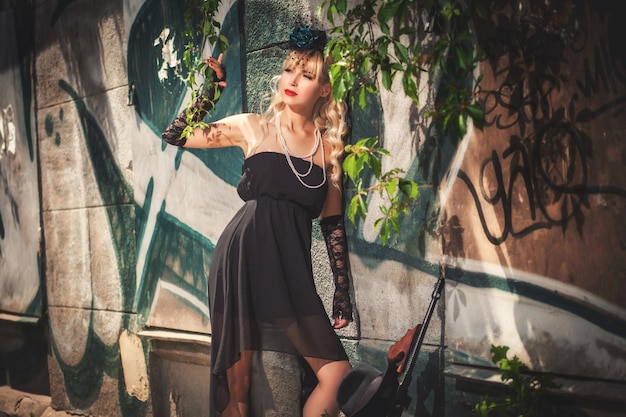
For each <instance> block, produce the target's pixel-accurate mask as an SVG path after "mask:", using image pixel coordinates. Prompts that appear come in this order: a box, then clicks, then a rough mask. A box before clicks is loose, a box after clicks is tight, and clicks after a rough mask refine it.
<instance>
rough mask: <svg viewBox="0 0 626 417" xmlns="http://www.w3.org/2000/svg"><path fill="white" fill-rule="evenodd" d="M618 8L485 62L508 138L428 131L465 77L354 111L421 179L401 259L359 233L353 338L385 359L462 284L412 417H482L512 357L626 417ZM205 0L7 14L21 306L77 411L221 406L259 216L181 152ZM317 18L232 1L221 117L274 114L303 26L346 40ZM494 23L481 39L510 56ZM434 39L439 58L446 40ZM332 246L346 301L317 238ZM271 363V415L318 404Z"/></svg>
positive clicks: (624, 128)
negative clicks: (43, 325)
mask: <svg viewBox="0 0 626 417" xmlns="http://www.w3.org/2000/svg"><path fill="white" fill-rule="evenodd" d="M605 3H606V2H604V3H602V2H601V3H598V4H595V6H593V7H591V5H588V6H589V7H590V8H589V9H585V10H584V11H583V12H584V13H583V15H584V16H585V18H584V20H583V21H582V23H583V24H582V25H581V27H580V31H579V36H577V37H576V39H575V42H573V43H572V44H571V45H569V46H568V47H567V48H552V49H547V48H546V46H549V45H550V44H549V43H547V42H543V43H539V47H538V48H537V49H535V50H532V49H528V50H524V51H523V53H521V52H520V51H516V50H515V49H514V48H502V49H497V48H494V50H493V51H490V52H492V54H491V55H490V58H491V59H490V60H488V61H485V62H484V63H482V64H481V66H480V72H481V73H482V74H483V75H484V81H483V84H482V88H483V93H482V95H481V99H482V100H483V103H484V106H485V110H486V113H487V123H486V126H485V128H484V129H483V130H482V131H481V130H478V129H473V130H470V133H469V134H468V135H467V136H466V137H465V138H462V140H459V139H458V138H454V137H452V136H449V135H443V134H440V133H437V132H436V130H435V129H434V127H433V126H432V125H431V120H430V119H429V118H428V117H427V116H426V115H427V113H426V112H427V110H429V109H430V108H431V107H432V103H433V100H434V97H436V94H437V92H438V91H439V89H440V88H441V85H443V83H445V78H437V77H435V78H428V77H427V76H426V74H424V76H423V78H422V79H421V80H420V92H421V104H420V106H414V105H412V104H411V103H410V102H409V100H408V99H405V98H403V95H402V93H401V91H400V90H398V89H397V87H396V89H395V90H394V91H392V92H384V93H382V94H381V96H380V97H379V98H376V99H372V101H371V105H370V107H369V108H368V109H367V110H366V111H360V110H358V109H355V111H354V113H353V115H352V123H353V133H352V138H351V140H357V139H358V138H360V137H365V136H371V135H377V134H379V132H382V138H383V141H384V144H385V146H386V147H387V148H388V149H389V150H390V151H391V152H392V153H393V154H394V159H393V160H391V161H387V164H388V166H400V167H402V168H404V169H405V170H406V171H407V176H409V177H410V178H412V179H414V180H416V181H418V182H419V184H420V197H419V200H418V202H417V203H416V204H415V205H414V207H412V211H411V215H410V216H408V217H406V218H404V219H403V221H402V231H403V233H402V235H401V236H400V237H396V238H394V239H392V241H391V243H390V245H389V246H387V247H383V246H382V245H381V244H380V241H379V240H378V239H376V234H375V231H374V228H373V223H374V221H375V219H376V213H375V210H372V212H371V213H370V216H369V217H368V218H367V219H366V220H365V221H362V222H359V223H358V224H357V225H355V226H352V225H351V226H350V230H349V233H350V248H351V263H352V272H353V287H354V295H355V298H354V301H355V307H356V309H357V321H356V323H354V324H352V325H351V326H350V327H349V328H348V329H346V330H344V331H342V332H341V336H342V337H344V340H345V344H346V347H347V348H348V350H349V352H350V355H351V358H352V359H353V361H355V362H356V361H366V362H369V363H371V364H374V365H377V366H379V367H384V356H385V353H386V349H387V348H388V347H389V345H390V344H391V343H393V341H395V340H397V339H399V338H400V337H401V336H402V335H403V334H404V333H405V331H406V330H407V329H408V328H409V327H412V326H414V325H415V324H417V323H419V322H420V321H421V320H422V318H423V316H424V313H425V310H426V308H427V306H428V303H429V302H430V297H431V292H432V290H433V288H434V285H435V282H436V280H437V278H438V276H439V274H440V273H445V275H446V278H447V279H446V287H445V293H444V295H445V297H443V298H442V300H440V301H439V303H438V305H437V310H436V312H435V315H434V317H433V319H432V322H431V323H430V326H429V330H428V334H427V337H426V344H425V346H424V348H423V350H422V352H421V354H420V356H419V359H418V364H417V367H416V375H415V379H416V381H415V383H414V385H413V387H412V389H411V393H412V395H413V396H414V401H412V404H411V409H410V412H409V413H407V414H411V415H413V414H415V415H427V414H428V415H442V414H445V415H450V416H452V415H454V416H461V415H467V414H468V411H467V402H468V401H470V400H468V399H467V398H466V397H465V395H466V393H465V392H464V390H466V387H468V386H471V383H474V382H479V381H482V380H483V379H485V378H487V377H488V375H487V374H486V373H484V372H482V371H483V370H484V368H483V367H484V366H489V365H490V355H489V348H490V345H491V344H492V343H493V344H505V345H508V346H510V347H511V350H512V352H513V353H515V354H517V355H519V356H520V357H521V358H522V359H523V360H525V361H526V362H527V363H528V364H529V365H530V366H531V368H532V369H534V370H537V371H545V370H551V371H554V372H556V373H557V374H558V376H559V382H560V383H562V384H563V385H564V389H563V391H564V392H565V391H567V392H569V393H570V394H575V395H576V397H573V398H582V399H584V400H585V402H584V405H585V407H586V408H585V407H582V406H580V407H578V409H577V411H576V412H577V413H579V414H576V415H599V414H598V412H597V410H594V409H595V408H598V406H599V404H600V403H602V404H604V405H605V408H606V404H608V407H609V408H611V407H613V408H612V409H613V410H623V403H622V404H618V403H617V402H616V401H618V400H619V399H620V398H622V399H623V398H624V390H623V386H624V383H625V381H626V363H625V362H626V360H625V359H624V358H626V354H625V353H626V334H625V333H624V329H626V323H625V320H626V309H625V305H624V302H623V294H624V293H625V292H626V291H625V290H626V288H624V286H625V285H626V284H624V280H623V278H624V271H626V260H625V259H626V257H625V256H624V251H625V250H626V246H625V244H624V241H625V240H626V230H625V229H624V227H625V225H626V223H625V222H624V221H623V217H624V214H625V204H626V191H625V190H626V180H625V177H624V168H623V166H624V163H625V162H626V145H625V144H624V135H625V132H626V122H625V121H624V117H623V112H624V103H625V100H626V67H625V65H624V64H625V62H624V55H623V48H621V49H620V47H619V42H620V41H621V39H623V36H621V35H624V33H623V29H620V27H619V25H618V23H619V22H617V19H615V17H614V16H615V14H614V13H613V12H614V11H613V10H611V9H610V8H608V9H607V7H609V6H608V5H606V4H605ZM181 4H182V3H181V2H177V1H175V0H171V1H159V0H107V1H103V2H93V1H89V0H69V1H58V0H37V1H34V2H33V3H32V7H26V8H23V9H22V8H20V9H19V10H18V11H16V10H17V9H16V8H15V6H13V5H12V4H10V3H9V2H0V5H1V6H2V8H0V11H1V13H2V14H1V18H2V22H3V24H2V25H1V29H0V31H2V32H0V33H2V37H1V38H0V39H2V53H1V54H0V83H1V85H2V91H3V92H5V91H6V93H5V94H3V95H2V97H0V108H1V109H3V112H2V113H1V119H0V120H2V124H1V125H0V127H1V129H0V133H1V139H2V144H3V146H2V149H1V150H0V151H1V152H0V175H1V176H2V179H3V184H5V186H4V187H3V188H1V189H0V193H3V194H0V195H1V196H2V199H1V200H0V266H1V269H0V288H2V292H1V293H0V313H3V314H5V315H6V314H8V315H10V316H12V317H13V316H17V317H18V319H20V318H21V317H35V318H37V317H39V316H43V315H44V314H43V313H44V312H47V313H48V314H47V317H48V323H49V330H48V332H49V333H48V334H49V346H50V356H49V369H50V376H49V378H50V386H51V395H52V400H53V404H54V405H55V406H56V407H59V408H62V409H67V410H76V411H81V412H89V413H92V414H94V415H107V416H117V415H120V416H129V417H130V416H133V417H136V416H142V415H155V416H160V415H166V416H170V415H173V414H176V415H179V416H182V415H189V414H188V413H196V414H198V415H200V414H202V412H203V411H204V410H206V398H205V397H204V396H203V393H206V383H207V379H206V378H207V374H206V372H207V370H208V366H209V362H208V349H209V346H210V331H211V329H210V324H209V317H208V308H207V294H206V289H207V282H206V272H207V271H208V268H209V266H210V262H211V254H212V250H213V247H214V244H215V242H216V241H217V238H218V237H219V235H220V233H221V231H222V229H223V227H224V226H225V224H226V222H227V221H228V220H229V219H230V217H231V215H232V214H233V213H234V212H235V210H236V209H237V208H238V207H239V206H240V204H241V202H240V200H239V198H238V197H237V195H236V192H235V188H234V187H235V186H236V184H237V181H238V177H239V173H240V168H241V163H242V161H243V160H242V155H241V153H240V152H239V151H238V150H233V149H222V150H193V151H189V150H186V151H181V150H179V149H176V148H174V147H171V146H165V145H164V144H163V142H162V141H161V140H160V137H159V136H160V132H161V131H162V129H163V128H164V127H165V126H166V125H167V124H168V123H169V121H170V120H171V119H172V117H173V116H174V115H175V114H176V113H177V112H178V110H179V109H180V108H181V107H182V106H183V104H184V103H185V102H186V101H187V100H188V99H189V93H188V92H187V89H186V86H185V83H184V77H185V73H184V71H183V70H182V67H181V64H180V59H181V56H182V50H183V41H182V37H181V30H182V27H183V24H184V22H183V18H182V14H181ZM317 4H318V3H317V2H308V1H300V2H281V1H250V0H249V1H243V0H237V1H225V2H224V3H223V4H222V8H221V9H220V20H221V21H223V33H224V34H225V35H226V36H228V38H229V39H230V41H231V47H230V48H229V49H228V51H227V52H226V55H225V58H224V61H225V63H226V66H227V72H228V83H229V87H228V88H227V89H226V91H225V94H224V96H223V97H222V99H221V101H220V102H219V104H218V106H217V107H216V108H215V111H214V112H213V114H212V117H213V118H219V117H222V116H224V115H227V114H231V113H234V112H240V111H257V110H258V109H259V104H258V103H259V100H260V98H261V97H262V95H263V94H264V93H265V91H266V90H267V81H268V80H269V77H270V75H271V74H274V73H275V72H276V71H277V70H278V68H279V65H280V62H281V60H282V56H283V52H282V51H281V50H280V49H279V48H276V47H274V46H272V45H275V44H276V43H277V42H281V41H283V40H284V38H285V36H286V34H287V33H288V32H289V31H290V29H291V28H292V27H293V26H294V25H295V24H296V23H299V22H313V23H314V24H315V25H316V26H320V27H325V28H328V27H329V25H328V23H327V22H319V21H317V20H316V18H315V16H314V11H315V8H316V7H317ZM24 22H34V23H33V24H32V25H31V27H32V30H30V31H29V30H25V29H24V28H25V27H26V26H25V23H24ZM483 23H484V24H483V25H481V26H480V28H479V30H478V35H479V38H480V39H483V40H484V39H487V40H488V39H490V37H493V38H494V39H497V40H498V42H501V43H503V44H505V45H506V41H507V38H506V36H504V35H503V34H502V33H499V32H498V33H495V32H494V31H495V29H494V28H493V27H492V26H490V25H489V24H488V22H483ZM29 36H30V38H29ZM420 36H421V38H420V39H419V41H420V42H424V45H426V47H427V45H428V40H429V36H431V35H429V34H425V33H422V34H421V35H420ZM29 39H30V42H29ZM495 43H496V42H492V43H488V44H490V45H491V44H495ZM5 46H7V47H5ZM508 46H511V45H508ZM503 50H504V51H511V52H510V53H502V51H503ZM545 51H548V52H545ZM210 53H211V51H208V50H207V51H205V55H208V54H210ZM520 56H521V58H520ZM29 59H30V62H29ZM546 74H550V75H551V76H552V77H549V78H548V77H546ZM13 132H14V133H13ZM351 192H352V190H350V189H348V190H347V193H346V194H347V197H349V196H350V193H351ZM370 205H371V207H375V206H377V200H376V199H375V198H373V199H372V201H371V202H370ZM40 228H41V230H43V234H42V233H41V231H40ZM313 244H314V254H313V255H314V264H315V268H316V274H317V283H318V284H319V288H320V292H321V293H322V294H323V296H324V301H325V302H326V303H328V304H329V303H330V297H329V295H330V291H329V290H328V285H329V282H330V277H329V273H328V272H329V271H328V266H327V258H326V256H327V255H326V253H325V249H324V248H323V245H322V242H321V236H320V234H319V231H318V230H317V228H315V229H314V242H313ZM42 260H43V261H42ZM40 271H43V273H40ZM44 291H45V295H46V297H44V296H43V294H44ZM0 318H2V319H3V320H5V319H6V317H5V316H2V317H0ZM4 322H5V321H3V322H2V323H4ZM5 327H6V326H5ZM12 340H16V339H15V338H14V339H12ZM22 345H25V344H24V342H23V341H22ZM1 348H2V345H1V344H0V349H1ZM11 349H12V350H15V349H14V347H13V346H11ZM5 351H6V350H5ZM39 355H41V353H39ZM257 361H258V362H257V363H258V365H257V368H255V369H256V370H258V371H260V372H259V374H255V378H258V379H256V380H255V381H257V384H256V385H255V386H257V387H259V386H261V385H263V386H264V387H265V388H264V389H258V390H256V391H255V393H254V395H255V398H256V400H255V404H257V405H258V406H259V407H261V408H263V409H264V410H263V412H264V413H265V414H266V415H281V414H282V415H289V414H292V411H285V410H294V409H295V408H297V407H298V404H297V401H293V398H294V397H293V396H290V395H287V396H284V397H279V396H278V395H279V393H281V392H282V393H283V394H284V393H285V392H289V393H292V392H293V393H295V392H297V391H299V382H298V381H299V380H300V378H301V377H302V374H301V373H302V372H303V371H302V369H301V368H300V366H299V364H298V363H297V362H295V361H294V360H293V358H285V357H275V356H273V355H269V354H264V355H259V357H258V358H257ZM285 364H287V365H285ZM476 365H478V367H476ZM478 371H481V372H478ZM263 373H265V376H270V378H273V379H274V380H275V381H280V382H281V383H282V385H278V387H279V389H276V390H275V391H274V392H272V391H271V390H269V389H267V387H266V385H267V384H266V383H265V379H264V376H263V375H262V374H263ZM444 375H445V377H444ZM468 381H469V382H470V384H469V385H461V382H463V383H464V384H466V383H467V382H468ZM0 382H4V383H8V382H9V381H3V380H0ZM11 382H13V381H11ZM285 388H289V390H288V391H285ZM467 390H468V391H471V389H469V388H467ZM272 396H273V397H272ZM591 400H597V401H598V402H597V403H596V402H593V401H591ZM268 401H273V402H268ZM574 404H575V403H574ZM581 404H583V403H581ZM616 404H617V405H616ZM272 413H274V414H272ZM617 414H619V413H618V412H617V411H616V412H615V413H614V414H613V415H617Z"/></svg>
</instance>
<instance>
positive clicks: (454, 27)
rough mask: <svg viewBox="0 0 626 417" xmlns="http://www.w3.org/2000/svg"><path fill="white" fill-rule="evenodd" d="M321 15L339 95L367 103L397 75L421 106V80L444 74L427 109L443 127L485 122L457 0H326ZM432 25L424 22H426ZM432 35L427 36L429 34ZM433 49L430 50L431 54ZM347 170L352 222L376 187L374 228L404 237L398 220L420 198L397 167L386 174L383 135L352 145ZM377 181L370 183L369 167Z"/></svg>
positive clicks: (461, 129)
mask: <svg viewBox="0 0 626 417" xmlns="http://www.w3.org/2000/svg"><path fill="white" fill-rule="evenodd" d="M318 12H319V13H325V17H326V19H327V20H328V21H329V22H331V23H332V24H333V25H335V22H339V23H338V24H337V25H336V26H335V27H334V28H333V30H332V34H333V35H334V36H333V37H332V38H331V40H330V42H329V44H328V46H327V48H326V52H327V53H328V55H330V56H332V58H333V63H332V64H331V67H330V76H331V82H332V91H333V95H334V97H335V99H337V100H344V101H346V102H349V104H350V105H351V106H355V105H358V106H360V107H361V108H364V107H365V106H366V105H367V103H368V100H367V96H368V94H378V93H379V92H380V91H381V89H385V90H389V91H391V90H392V89H393V88H394V82H395V81H396V79H399V80H400V85H401V88H402V91H403V92H404V94H405V95H406V96H407V97H409V98H410V99H411V100H412V101H413V102H414V103H415V104H419V91H418V85H419V78H420V76H421V75H423V74H426V75H427V76H430V77H432V76H434V75H435V74H437V72H440V73H443V74H445V76H446V80H447V83H446V89H445V92H444V94H441V95H440V96H439V97H440V98H439V99H438V100H437V101H436V103H435V106H434V107H433V109H432V110H431V111H430V112H429V113H428V116H430V117H432V119H433V121H434V123H435V124H436V126H437V127H438V128H439V129H440V131H442V132H450V133H451V134H455V135H458V136H463V135H464V134H465V132H466V130H467V125H466V120H467V119H468V118H471V119H472V120H473V121H474V125H475V126H478V127H480V126H482V122H483V119H484V115H483V110H482V107H481V106H480V105H479V104H478V103H477V101H476V99H477V94H476V90H475V86H477V85H478V82H477V81H476V80H475V82H472V80H470V81H469V82H468V77H471V76H472V75H473V73H474V69H475V68H476V65H477V63H478V55H477V54H476V49H475V48H474V47H473V36H472V33H471V30H470V25H469V24H468V20H469V14H468V13H469V12H468V11H467V8H465V7H463V3H462V2H461V1H459V0H445V1H443V2H438V1H436V0H384V1H374V0H363V1H360V2H357V3H356V4H355V5H354V6H351V7H349V6H348V2H347V1H346V0H324V1H323V2H322V3H321V5H320V7H319V9H318ZM424 21H426V22H427V23H426V24H424V23H423V22H424ZM426 33H428V36H424V35H425V34H426ZM425 49H427V50H428V52H426V51H425ZM346 152H347V156H346V157H345V160H344V166H343V167H344V171H345V173H346V175H347V176H348V178H349V179H350V181H352V183H353V184H354V186H355V193H354V197H352V199H351V201H350V204H349V207H348V216H349V218H350V219H351V220H352V222H356V219H357V218H358V217H360V218H365V216H367V213H368V203H367V201H368V196H369V194H370V193H373V192H377V193H379V194H380V196H381V197H382V201H384V203H383V204H382V205H381V206H380V207H379V210H380V213H381V214H382V217H380V218H378V219H377V220H376V221H375V223H374V225H375V227H377V228H378V232H379V235H380V238H381V241H382V243H383V244H386V243H387V241H388V240H389V238H390V236H391V234H392V233H397V234H400V226H399V217H400V215H401V214H403V213H406V212H407V211H408V208H409V205H410V203H411V202H412V201H414V200H415V199H416V198H417V195H418V186H417V183H416V182H415V181H412V180H408V179H406V178H404V174H405V172H404V171H403V170H402V169H400V168H392V169H390V170H389V171H386V172H383V171H382V169H381V167H382V165H383V164H382V158H384V157H391V156H392V155H391V154H390V152H389V151H388V150H386V149H385V148H384V147H382V146H381V140H380V138H379V137H372V138H364V139H361V140H359V141H357V142H356V143H355V144H351V145H347V146H346ZM365 169H369V171H370V173H371V174H372V175H373V177H374V178H375V181H374V183H373V184H370V185H367V186H366V185H364V182H363V180H362V178H363V174H362V173H363V171H364V170H365Z"/></svg>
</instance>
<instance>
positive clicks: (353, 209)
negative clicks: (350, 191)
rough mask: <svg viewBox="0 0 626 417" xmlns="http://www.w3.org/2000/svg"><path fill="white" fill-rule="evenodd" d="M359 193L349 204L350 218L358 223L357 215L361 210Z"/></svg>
mask: <svg viewBox="0 0 626 417" xmlns="http://www.w3.org/2000/svg"><path fill="white" fill-rule="evenodd" d="M359 198H360V196H359V195H355V196H354V197H352V199H351V200H350V204H349V205H348V218H349V219H350V221H351V222H352V224H355V223H356V216H357V213H358V210H359Z"/></svg>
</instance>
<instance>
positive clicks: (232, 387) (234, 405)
mask: <svg viewBox="0 0 626 417" xmlns="http://www.w3.org/2000/svg"><path fill="white" fill-rule="evenodd" d="M251 364H252V351H251V350H244V351H243V352H241V358H240V359H239V360H238V361H237V362H235V363H234V364H233V366H231V367H230V368H228V369H227V370H226V379H227V381H228V391H229V394H230V399H229V401H228V405H227V406H226V408H225V409H224V411H222V413H221V414H220V417H248V406H249V402H250V395H249V394H250V371H251Z"/></svg>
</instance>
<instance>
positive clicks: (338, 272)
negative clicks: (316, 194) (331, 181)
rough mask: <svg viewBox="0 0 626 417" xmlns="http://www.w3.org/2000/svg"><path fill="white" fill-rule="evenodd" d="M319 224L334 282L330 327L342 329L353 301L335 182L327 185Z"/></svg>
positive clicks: (340, 200)
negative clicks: (331, 323)
mask: <svg viewBox="0 0 626 417" xmlns="http://www.w3.org/2000/svg"><path fill="white" fill-rule="evenodd" d="M320 228H321V230H322V235H323V236H324V241H325V242H326V250H327V251H328V259H329V260H330V267H331V269H332V271H333V278H334V282H335V293H334V296H333V319H334V324H333V327H334V328H335V329H341V328H342V327H346V326H347V325H348V324H349V323H350V322H351V321H352V302H351V300H350V277H349V270H350V263H349V262H348V241H347V239H346V229H345V225H344V219H343V195H342V192H341V189H340V188H337V187H335V186H334V185H330V187H329V189H328V194H327V196H326V202H325V203H324V208H323V209H322V213H321V215H320Z"/></svg>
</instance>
